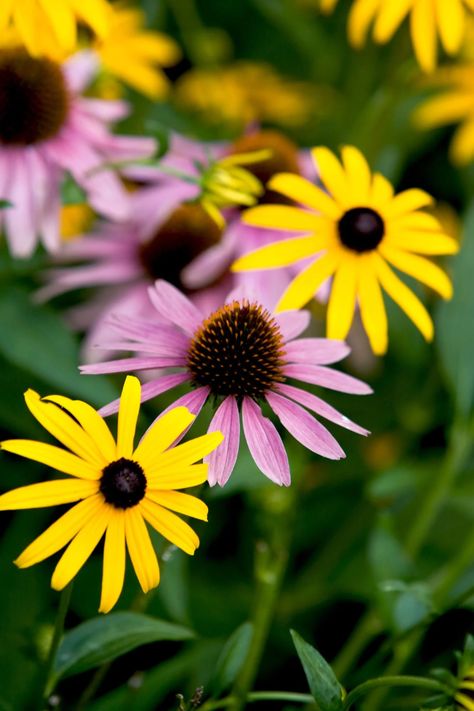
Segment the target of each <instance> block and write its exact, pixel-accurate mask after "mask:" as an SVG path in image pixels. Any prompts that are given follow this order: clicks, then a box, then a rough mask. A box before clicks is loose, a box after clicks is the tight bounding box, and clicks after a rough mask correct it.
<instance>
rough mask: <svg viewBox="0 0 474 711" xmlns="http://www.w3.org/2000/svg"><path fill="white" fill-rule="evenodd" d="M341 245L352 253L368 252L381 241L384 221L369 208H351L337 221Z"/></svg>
mask: <svg viewBox="0 0 474 711" xmlns="http://www.w3.org/2000/svg"><path fill="white" fill-rule="evenodd" d="M337 229H338V231H339V238H340V240H341V242H342V244H343V245H344V246H345V247H347V248H348V249H352V250H354V252H370V251H372V250H373V249H375V248H376V247H378V245H379V244H380V242H381V241H382V239H383V236H384V233H385V225H384V221H383V220H382V218H381V217H380V215H379V214H378V212H375V210H372V208H370V207H353V208H352V209H351V210H348V211H347V212H345V213H344V215H343V216H342V217H341V219H340V220H339V223H338V225H337Z"/></svg>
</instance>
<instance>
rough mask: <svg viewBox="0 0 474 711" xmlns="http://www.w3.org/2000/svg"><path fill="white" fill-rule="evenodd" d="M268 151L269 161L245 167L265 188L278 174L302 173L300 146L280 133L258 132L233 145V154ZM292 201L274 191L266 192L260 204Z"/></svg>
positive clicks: (243, 137) (240, 139) (242, 138)
mask: <svg viewBox="0 0 474 711" xmlns="http://www.w3.org/2000/svg"><path fill="white" fill-rule="evenodd" d="M265 149H268V150H269V151H271V155H270V156H269V158H268V159H267V160H262V161H259V162H258V163H250V164H248V165H246V166H245V168H246V170H248V171H249V173H252V174H253V175H255V177H256V178H258V179H259V180H260V182H261V183H262V185H263V186H265V185H266V184H267V183H268V181H269V180H270V178H273V176H274V175H276V174H277V173H298V174H299V173H300V167H299V161H298V146H297V145H296V144H295V143H293V141H290V139H289V138H287V137H286V136H284V135H283V134H282V133H279V131H270V130H268V131H258V132H257V133H250V134H249V135H247V136H242V137H241V138H239V139H238V140H237V141H235V143H234V144H233V145H232V150H231V153H232V154H234V153H250V152H252V151H261V150H265ZM289 202H290V200H288V198H285V197H284V196H283V195H280V193H276V192H274V191H273V190H265V192H264V194H263V195H262V197H261V198H260V199H259V203H260V204H262V203H271V204H275V203H279V204H282V203H284V204H288V203H289Z"/></svg>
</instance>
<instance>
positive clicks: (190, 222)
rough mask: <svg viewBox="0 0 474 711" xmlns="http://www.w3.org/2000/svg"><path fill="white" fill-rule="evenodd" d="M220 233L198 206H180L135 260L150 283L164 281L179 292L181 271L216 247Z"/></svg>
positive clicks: (143, 246)
mask: <svg viewBox="0 0 474 711" xmlns="http://www.w3.org/2000/svg"><path fill="white" fill-rule="evenodd" d="M221 235H222V230H221V229H220V228H219V227H218V226H217V225H216V223H215V222H214V220H213V219H212V218H211V217H210V216H209V215H208V214H207V212H206V211H205V210H204V209H203V208H202V207H201V206H200V205H198V204H194V203H185V204H183V205H180V206H179V207H178V208H176V210H175V211H174V212H173V213H172V214H171V215H170V217H168V219H167V220H166V221H165V222H164V223H163V224H162V225H161V227H160V228H159V230H158V231H157V232H156V234H155V235H153V237H152V238H151V239H150V240H148V242H145V243H144V244H143V245H141V247H140V252H139V258H140V262H141V263H142V265H143V268H144V269H145V271H146V273H147V274H148V276H150V277H151V278H152V279H153V280H155V279H166V281H169V282H171V284H173V285H174V286H177V287H178V288H179V289H183V284H182V283H181V272H182V271H183V269H184V267H186V266H187V265H188V264H189V263H190V262H192V260H193V259H195V258H196V257H198V256H199V255H200V254H201V253H202V252H204V251H205V250H206V249H209V248H210V247H213V246H214V245H215V244H217V243H218V242H219V240H220V238H221Z"/></svg>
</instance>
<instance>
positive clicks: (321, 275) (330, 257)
mask: <svg viewBox="0 0 474 711" xmlns="http://www.w3.org/2000/svg"><path fill="white" fill-rule="evenodd" d="M338 263H339V256H338V254H337V253H335V252H327V253H326V254H324V255H323V256H322V257H319V258H318V259H317V260H316V261H315V262H313V263H312V264H310V265H309V267H306V269H303V271H302V272H300V273H299V274H298V276H297V277H295V278H294V279H293V281H292V282H291V284H290V285H289V286H288V287H287V288H286V290H285V291H284V292H283V296H282V297H281V298H280V301H279V302H278V304H277V305H276V309H275V313H280V312H281V311H290V310H292V309H301V308H302V307H303V306H304V305H305V304H307V303H308V301H310V300H311V299H312V298H313V296H314V295H315V293H316V292H317V290H318V289H319V287H320V286H321V284H322V283H323V282H324V281H325V280H326V279H328V278H329V277H330V276H331V275H332V274H333V273H334V272H335V270H336V268H337V266H338Z"/></svg>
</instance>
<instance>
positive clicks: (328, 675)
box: [290, 630, 345, 711]
mask: <svg viewBox="0 0 474 711" xmlns="http://www.w3.org/2000/svg"><path fill="white" fill-rule="evenodd" d="M290 633H291V637H292V639H293V643H294V645H295V647H296V652H297V654H298V657H299V658H300V662H301V664H302V665H303V669H304V673H305V674H306V678H307V680H308V684H309V688H310V691H311V693H312V695H313V698H314V700H315V701H316V703H317V704H318V706H319V708H320V710H321V711H342V709H343V708H344V703H343V698H344V696H345V691H344V689H343V688H342V686H341V685H340V683H339V682H338V680H337V679H336V676H335V674H334V672H333V670H332V669H331V667H330V666H329V664H328V663H327V661H326V660H325V659H324V657H322V656H321V655H320V653H319V652H318V651H317V650H316V649H315V648H314V647H312V646H311V645H310V644H308V642H305V640H304V639H303V638H302V637H300V635H299V634H298V633H297V632H295V631H294V630H290Z"/></svg>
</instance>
